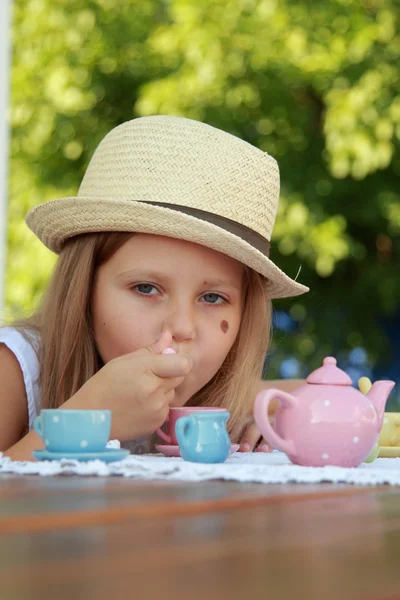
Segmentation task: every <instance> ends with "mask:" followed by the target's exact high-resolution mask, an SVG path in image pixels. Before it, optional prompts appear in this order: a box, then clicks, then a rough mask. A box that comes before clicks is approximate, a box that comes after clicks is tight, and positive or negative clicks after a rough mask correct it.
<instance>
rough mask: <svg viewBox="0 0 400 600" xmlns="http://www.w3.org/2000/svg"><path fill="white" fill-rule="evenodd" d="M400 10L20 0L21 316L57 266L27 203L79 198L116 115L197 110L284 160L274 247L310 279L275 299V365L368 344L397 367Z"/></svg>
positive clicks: (17, 297) (12, 239) (306, 363)
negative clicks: (281, 324)
mask: <svg viewBox="0 0 400 600" xmlns="http://www.w3.org/2000/svg"><path fill="white" fill-rule="evenodd" d="M399 14H400V2H399V1H397V0H386V1H385V2H382V1H380V0H369V1H366V0H337V1H333V0H324V2H319V3H317V2H306V1H302V0H296V1H289V0H286V1H285V0H279V2H278V1H274V0H235V1H234V2H233V1H232V0H171V1H170V2H167V1H165V2H161V1H158V0H140V1H136V0H125V1H122V0H121V1H120V2H115V1H114V0H57V2H55V1H54V0H15V1H14V15H13V18H14V26H13V70H12V110H11V121H12V139H11V163H10V205H9V234H8V236H9V239H8V241H9V254H8V267H7V288H6V315H5V316H6V318H10V317H14V316H19V315H21V314H26V313H27V312H29V311H30V310H32V309H33V308H34V307H35V306H36V304H37V302H38V300H39V298H40V295H41V292H42V290H43V288H44V286H45V284H46V281H47V279H48V276H49V273H50V270H51V267H52V265H53V263H54V256H53V255H52V254H51V253H50V252H49V251H48V250H46V249H45V248H44V247H42V246H41V244H40V243H39V242H38V241H37V240H36V239H35V238H34V236H33V234H31V233H30V231H29V230H28V228H27V227H26V225H25V224H24V216H25V214H26V211H27V210H28V209H29V208H30V207H32V206H34V205H36V204H38V203H39V202H43V201H45V200H48V199H51V198H56V197H59V196H62V195H71V194H72V195H74V194H75V193H76V191H77V187H78V186H79V182H80V180H81V178H82V175H83V173H84V170H85V167H86V165H87V163H88V161H89V159H90V156H91V154H92V153H93V150H94V148H95V147H96V145H97V144H98V142H99V141H100V139H101V138H102V137H103V136H104V135H105V134H106V133H107V132H108V131H109V130H110V129H111V128H112V127H114V126H115V125H117V124H119V123H121V122H122V121H125V120H128V119H131V118H133V117H136V116H141V115H149V114H159V113H161V114H174V115H182V116H187V117H191V118H195V119H200V120H202V121H204V122H206V123H209V124H211V125H215V126H217V127H219V128H222V129H224V130H226V131H229V132H231V133H234V134H235V135H238V136H240V137H241V138H243V139H245V140H247V141H249V142H250V143H252V144H255V145H257V146H258V147H259V148H261V149H263V150H265V151H267V152H269V153H271V154H272V155H273V156H274V157H275V158H276V159H277V160H278V163H279V165H280V169H281V180H282V193H281V203H280V210H279V214H278V218H277V222H276V226H275V230H274V235H273V250H272V258H273V260H274V261H275V262H276V263H277V264H278V265H279V266H280V267H281V268H283V269H284V270H285V271H286V272H287V273H288V274H289V275H290V276H292V277H295V276H296V274H297V273H298V270H299V268H300V267H301V273H300V275H299V281H301V282H302V283H304V284H306V285H308V286H309V287H310V288H311V290H312V291H311V292H310V293H309V294H307V295H306V296H303V297H300V298H298V299H289V300H282V301H279V302H276V303H275V307H276V310H277V311H278V315H279V314H280V311H285V312H286V313H287V314H288V315H290V317H291V319H292V321H291V328H292V331H285V328H283V329H277V331H276V335H275V341H274V347H273V352H272V354H271V359H270V360H269V376H271V377H273V376H277V375H279V374H281V371H280V367H281V364H282V360H283V359H284V358H288V357H289V358H291V359H293V361H294V362H293V364H297V365H300V367H299V368H300V370H299V373H301V372H304V371H308V370H309V369H311V368H314V367H315V366H317V365H318V364H319V363H320V361H321V358H322V357H323V356H325V355H327V354H331V353H334V354H335V355H336V356H337V357H338V358H339V360H341V361H342V362H346V361H347V360H348V357H349V356H351V352H352V351H353V350H354V349H355V348H363V349H365V353H366V354H365V360H364V361H361V362H363V367H362V368H364V367H365V368H367V370H368V369H369V368H370V367H379V366H380V368H383V369H384V368H385V365H392V369H393V357H394V356H395V354H396V352H397V353H398V352H399V350H398V348H397V350H396V347H395V341H396V340H394V341H393V339H390V323H391V320H392V319H396V318H397V317H398V313H399V309H400V277H399V248H400V194H399V174H400V156H399V152H398V150H399V139H400V77H399V63H400V37H399V35H398V33H399V32H398V25H399ZM385 323H386V326H385ZM388 323H389V328H388V326H387V324H388ZM388 329H389V334H388ZM399 335H400V334H399ZM399 360H400V359H399ZM297 361H299V362H297ZM302 369H303V371H302ZM295 371H296V369H294V372H293V374H296V373H295Z"/></svg>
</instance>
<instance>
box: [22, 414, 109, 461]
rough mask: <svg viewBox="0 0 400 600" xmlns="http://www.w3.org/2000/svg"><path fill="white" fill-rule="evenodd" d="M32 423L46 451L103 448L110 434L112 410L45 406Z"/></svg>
mask: <svg viewBox="0 0 400 600" xmlns="http://www.w3.org/2000/svg"><path fill="white" fill-rule="evenodd" d="M33 427H34V429H35V431H36V433H37V434H38V435H40V437H41V438H42V439H43V441H44V445H45V446H46V450H48V451H49V452H102V451H103V450H104V449H105V447H106V445H107V442H108V440H109V438H110V430H111V411H109V410H65V409H44V410H42V411H41V413H40V415H39V416H38V417H36V419H35V421H34V423H33Z"/></svg>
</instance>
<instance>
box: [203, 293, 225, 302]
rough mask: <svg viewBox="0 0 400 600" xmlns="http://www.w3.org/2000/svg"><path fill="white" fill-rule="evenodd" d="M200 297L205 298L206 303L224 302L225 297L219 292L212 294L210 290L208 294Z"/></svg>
mask: <svg viewBox="0 0 400 600" xmlns="http://www.w3.org/2000/svg"><path fill="white" fill-rule="evenodd" d="M202 297H203V298H206V303H207V304H224V303H225V302H226V300H225V298H223V297H222V296H220V295H219V294H213V293H211V292H210V293H208V294H204V296H202ZM218 300H221V302H218Z"/></svg>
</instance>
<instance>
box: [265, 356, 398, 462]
mask: <svg viewBox="0 0 400 600" xmlns="http://www.w3.org/2000/svg"><path fill="white" fill-rule="evenodd" d="M393 386H394V381H376V382H375V383H374V384H373V386H372V387H371V389H370V391H369V392H368V393H367V394H365V395H364V394H362V393H361V392H360V391H359V390H357V389H355V388H354V387H352V385H351V379H350V377H349V376H348V375H347V374H346V373H345V372H344V371H342V370H341V369H339V368H338V367H337V366H336V359H335V358H332V357H330V356H329V357H327V358H325V359H324V362H323V366H322V367H320V368H319V369H316V370H315V371H313V372H312V373H310V375H309V376H308V377H307V379H306V383H305V384H304V385H302V386H300V387H298V388H297V389H295V390H294V391H293V392H292V393H291V394H289V393H287V392H284V391H282V390H277V389H269V390H264V391H262V392H260V393H259V394H258V395H257V398H256V401H255V404H254V418H255V421H256V424H257V426H258V428H259V430H260V431H261V434H262V435H263V436H264V439H265V440H266V441H267V442H268V443H269V444H270V445H271V446H273V447H274V448H277V449H278V450H281V451H282V452H285V454H287V456H288V457H289V459H290V460H291V461H292V462H293V463H294V464H298V465H303V466H309V467H322V466H326V465H335V466H339V467H357V466H358V465H360V464H361V463H362V462H363V461H364V460H365V459H366V458H367V457H368V455H369V454H370V452H371V451H372V449H373V448H374V446H375V444H376V442H377V441H378V437H379V433H380V430H381V427H382V423H383V413H384V411H385V406H386V402H387V399H388V396H389V394H390V392H391V390H392V389H393ZM274 399H276V400H278V401H279V406H278V408H277V410H276V415H275V424H274V427H272V425H271V424H270V422H269V419H268V406H269V404H270V402H271V401H272V400H274Z"/></svg>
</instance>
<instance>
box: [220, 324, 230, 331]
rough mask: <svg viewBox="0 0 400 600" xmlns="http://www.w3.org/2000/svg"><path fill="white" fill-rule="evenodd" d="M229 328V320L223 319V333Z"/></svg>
mask: <svg viewBox="0 0 400 600" xmlns="http://www.w3.org/2000/svg"><path fill="white" fill-rule="evenodd" d="M228 329H229V323H228V321H221V331H222V332H223V333H226V332H227V331H228Z"/></svg>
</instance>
